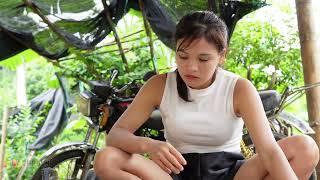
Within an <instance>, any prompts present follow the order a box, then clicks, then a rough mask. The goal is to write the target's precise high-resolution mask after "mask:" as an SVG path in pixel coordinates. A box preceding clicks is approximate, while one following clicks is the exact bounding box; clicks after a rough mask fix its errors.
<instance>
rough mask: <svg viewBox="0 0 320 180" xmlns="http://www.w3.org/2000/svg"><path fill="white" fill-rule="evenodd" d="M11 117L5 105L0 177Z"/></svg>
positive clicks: (0, 150) (0, 176)
mask: <svg viewBox="0 0 320 180" xmlns="http://www.w3.org/2000/svg"><path fill="white" fill-rule="evenodd" d="M8 118H9V109H8V108H7V107H4V109H3V120H2V135H1V147H0V179H2V176H3V166H4V160H5V159H4V154H5V147H6V137H7V122H8Z"/></svg>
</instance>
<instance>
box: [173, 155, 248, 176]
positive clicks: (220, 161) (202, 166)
mask: <svg viewBox="0 0 320 180" xmlns="http://www.w3.org/2000/svg"><path fill="white" fill-rule="evenodd" d="M182 155H183V157H184V158H185V160H186V161H187V165H186V166H184V170H183V171H181V172H180V173H179V174H174V173H171V174H170V176H171V177H172V179H173V180H233V178H234V176H235V175H236V173H237V171H238V170H239V168H240V166H241V165H242V164H243V163H244V162H245V159H244V157H243V155H242V154H241V153H233V152H224V151H223V152H214V153H200V154H199V153H187V154H182Z"/></svg>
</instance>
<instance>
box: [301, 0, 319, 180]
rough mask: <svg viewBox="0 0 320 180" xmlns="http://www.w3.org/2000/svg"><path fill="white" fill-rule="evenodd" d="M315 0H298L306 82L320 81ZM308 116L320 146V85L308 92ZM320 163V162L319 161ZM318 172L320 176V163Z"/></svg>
mask: <svg viewBox="0 0 320 180" xmlns="http://www.w3.org/2000/svg"><path fill="white" fill-rule="evenodd" d="M313 3H315V2H314V1H313V0H296V8H297V19H298V28H299V37H300V45H301V57H302V65H303V73H304V81H305V84H311V83H316V82H320V53H319V50H320V49H318V50H317V41H320V40H319V39H317V38H318V37H316V32H315V31H316V23H317V22H316V21H315V18H316V17H315V15H314V13H315V11H314V9H313V8H314V7H313ZM306 95H307V107H308V117H309V123H310V125H311V127H312V128H313V129H314V130H315V132H316V134H315V136H314V137H313V138H314V139H315V141H316V142H317V144H318V147H320V146H319V145H320V87H316V88H312V89H310V90H309V91H307V92H306ZM319 164H320V163H319ZM319 164H318V166H317V174H318V177H319V176H320V165H319Z"/></svg>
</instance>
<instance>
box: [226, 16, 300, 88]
mask: <svg viewBox="0 0 320 180" xmlns="http://www.w3.org/2000/svg"><path fill="white" fill-rule="evenodd" d="M284 23H285V22H284ZM287 28H290V27H289V26H287ZM298 44H299V41H298V35H297V33H294V34H292V35H291V36H288V35H283V34H281V33H280V31H279V30H278V29H277V28H276V27H275V26H273V25H272V24H270V23H264V22H259V21H255V20H253V21H252V20H250V19H249V18H247V19H245V20H242V21H240V22H239V23H238V24H237V27H236V29H235V31H234V33H233V36H232V39H231V42H230V47H229V55H228V60H227V62H226V68H227V69H229V70H231V71H234V72H236V73H238V74H240V75H242V76H243V77H245V78H248V79H249V80H251V81H252V82H253V84H254V85H255V86H256V87H257V88H258V89H277V90H279V91H282V90H283V89H284V88H285V87H286V86H297V85H298V84H301V82H302V80H303V79H302V64H301V57H300V49H299V46H298Z"/></svg>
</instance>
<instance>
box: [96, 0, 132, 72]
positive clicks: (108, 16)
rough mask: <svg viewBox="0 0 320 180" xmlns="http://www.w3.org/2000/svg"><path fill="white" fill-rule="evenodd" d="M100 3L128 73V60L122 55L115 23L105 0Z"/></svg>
mask: <svg viewBox="0 0 320 180" xmlns="http://www.w3.org/2000/svg"><path fill="white" fill-rule="evenodd" d="M102 4H103V7H104V12H105V16H106V18H107V22H108V24H109V25H110V28H111V30H112V32H113V36H114V38H115V40H116V42H117V44H118V47H119V52H120V55H121V59H122V61H123V63H124V67H125V70H126V72H127V73H128V72H129V65H128V61H127V58H126V56H125V55H124V52H123V48H122V45H121V42H120V38H119V35H118V33H117V31H116V27H115V24H114V23H113V22H112V19H111V15H110V10H109V7H108V5H107V2H106V1H105V0H102Z"/></svg>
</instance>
